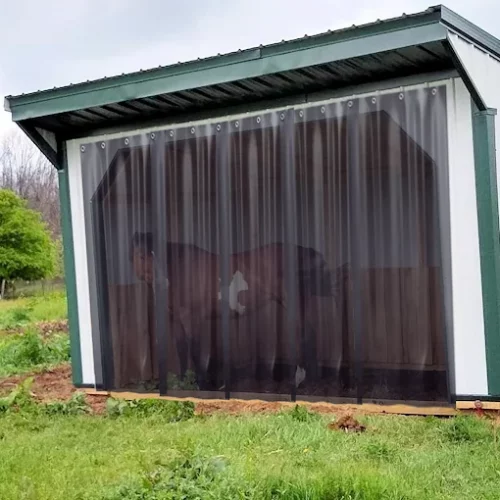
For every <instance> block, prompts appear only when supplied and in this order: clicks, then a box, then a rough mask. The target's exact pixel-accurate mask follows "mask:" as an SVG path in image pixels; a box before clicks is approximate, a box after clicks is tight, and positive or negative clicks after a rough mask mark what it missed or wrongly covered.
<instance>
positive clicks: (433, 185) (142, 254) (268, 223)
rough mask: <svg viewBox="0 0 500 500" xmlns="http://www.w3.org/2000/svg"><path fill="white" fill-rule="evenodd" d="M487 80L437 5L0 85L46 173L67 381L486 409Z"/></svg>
mask: <svg viewBox="0 0 500 500" xmlns="http://www.w3.org/2000/svg"><path fill="white" fill-rule="evenodd" d="M499 87H500V41H499V40H497V39H496V38H494V37H493V36H491V35H490V34H488V33H486V32H485V31H483V30H482V29H480V28H479V27H477V26H475V25H473V24H471V23H470V22H468V21H467V20H466V19H463V18H462V17H460V16H459V15H457V14H456V13H454V12H452V11H450V10H449V9H447V8H446V7H444V6H437V7H431V8H429V9H427V10H426V11H424V12H421V13H417V14H412V15H403V16H402V17H399V18H394V19H389V20H384V21H380V20H378V21H376V22H373V23H370V24H366V25H362V26H352V27H349V28H346V29H341V30H337V31H329V32H327V33H322V34H318V35H314V36H307V35H306V36H304V37H303V38H300V39H296V40H291V41H283V42H280V43H275V44H272V45H266V46H260V47H254V48H251V49H248V50H239V51H238V52H234V53H229V54H226V55H217V56H214V57H211V58H208V59H199V60H195V61H191V62H186V63H178V64H174V65H171V66H165V67H159V68H155V69H151V70H147V71H140V72H137V73H132V74H125V75H121V76H116V77H110V78H103V79H100V80H96V81H88V82H85V83H79V84H76V85H70V86H66V87H61V88H55V89H51V90H44V91H38V92H35V93H32V94H23V95H18V96H9V97H7V98H6V101H5V107H6V109H7V110H8V111H10V112H11V113H12V119H13V121H14V122H16V123H17V124H18V125H19V126H20V127H21V129H22V130H23V131H24V132H25V133H26V134H27V135H28V136H29V137H30V139H31V140H32V141H33V142H34V143H35V144H36V145H37V146H38V148H39V149H40V150H41V151H42V152H43V153H44V154H45V155H46V157H47V158H48V159H49V160H50V161H51V162H52V163H53V165H54V166H55V168H57V170H58V172H59V185H60V198H61V208H62V210H61V212H62V226H63V235H64V247H65V273H66V285H67V293H68V306H69V324H70V337H71V354H72V365H73V382H74V384H75V386H77V387H84V388H94V389H101V390H105V391H114V392H117V393H119V392H124V391H128V392H134V393H152V394H159V395H162V396H164V395H168V396H173V397H187V396H191V397H192V396H195V397H200V398H226V399H229V398H247V399H249V398H252V399H253V398H258V399H264V400H266V399H267V400H292V401H295V400H304V401H330V402H337V401H346V402H349V401H352V402H357V403H366V402H380V403H384V402H395V401H405V402H410V403H411V404H414V405H419V404H421V405H426V404H433V405H440V404H442V405H449V404H454V403H455V402H457V401H475V400H478V399H480V400H482V401H500V308H499V306H500V269H499V266H500V238H499V234H500V233H499V213H498V192H497V172H496V160H497V156H498V153H497V152H496V148H495V139H496V138H497V139H498V132H497V131H496V128H495V126H496V108H497V107H499V106H500V93H499V92H498V88H499Z"/></svg>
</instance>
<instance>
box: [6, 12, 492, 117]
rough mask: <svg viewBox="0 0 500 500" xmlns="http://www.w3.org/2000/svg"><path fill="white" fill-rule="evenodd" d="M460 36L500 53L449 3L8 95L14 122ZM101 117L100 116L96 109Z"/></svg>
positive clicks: (487, 36)
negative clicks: (391, 16) (449, 35)
mask: <svg viewBox="0 0 500 500" xmlns="http://www.w3.org/2000/svg"><path fill="white" fill-rule="evenodd" d="M450 30H451V31H454V32H456V33H458V34H460V35H461V36H463V37H465V38H467V39H468V40H470V41H471V42H473V43H476V44H478V45H479V46H481V47H483V48H484V49H485V50H488V51H490V52H491V53H493V54H496V55H499V56H500V40H497V39H496V38H495V37H493V36H492V35H490V34H488V33H487V32H485V31H484V30H482V29H480V28H479V27H477V26H475V25H474V24H472V23H470V22H469V21H467V20H466V19H464V18H462V17H461V16H459V15H458V14H455V13H454V12H452V11H451V10H449V9H447V8H446V7H444V6H437V7H430V8H429V9H427V10H425V11H423V12H420V13H416V14H412V15H403V16H401V17H397V18H393V19H389V20H384V21H380V20H378V21H376V22H373V23H369V24H365V25H361V26H352V27H349V28H345V29H340V30H335V31H330V32H326V33H321V34H318V35H313V36H304V37H302V38H299V39H296V40H291V41H283V42H279V43H275V44H270V45H266V46H260V47H255V48H251V49H248V50H242V51H238V52H233V53H229V54H225V55H217V56H214V57H209V58H206V59H199V60H196V61H190V62H186V63H178V64H174V65H170V66H161V67H157V68H154V69H150V70H146V71H139V72H135V73H129V74H123V75H119V76H114V77H110V78H101V79H99V80H94V81H88V82H83V83H78V84H75V85H69V86H65V87H59V88H54V89H51V90H44V91H38V92H34V93H29V94H22V95H18V96H8V97H6V98H5V109H6V110H7V111H10V112H11V113H12V119H13V121H14V122H22V121H25V120H37V119H43V118H45V117H52V116H55V115H61V116H62V115H63V114H64V113H72V112H74V113H76V112H79V111H84V110H86V109H92V108H95V109H97V108H99V107H102V106H106V105H114V104H118V103H124V102H127V101H133V100H135V99H144V98H148V97H149V98H151V97H154V96H161V95H171V94H173V93H175V92H182V91H190V90H191V91H193V90H195V89H200V88H203V87H210V86H216V85H221V84H229V83H235V82H238V81H241V82H244V81H245V80H247V79H249V80H250V79H252V78H259V77H266V76H270V75H275V74H278V73H285V74H286V72H288V71H297V70H302V69H306V68H312V67H315V66H317V67H320V66H321V65H324V64H331V63H335V62H339V63H340V61H345V60H349V59H355V58H363V57H364V56H373V55H377V54H382V53H385V54H387V53H392V52H397V51H398V50H400V49H407V48H411V47H422V46H425V45H426V44H432V43H435V42H437V43H441V42H443V43H445V42H446V39H447V35H448V33H449V31H450ZM94 113H95V112H94Z"/></svg>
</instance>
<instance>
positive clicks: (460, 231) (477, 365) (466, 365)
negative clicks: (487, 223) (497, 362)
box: [68, 79, 488, 396]
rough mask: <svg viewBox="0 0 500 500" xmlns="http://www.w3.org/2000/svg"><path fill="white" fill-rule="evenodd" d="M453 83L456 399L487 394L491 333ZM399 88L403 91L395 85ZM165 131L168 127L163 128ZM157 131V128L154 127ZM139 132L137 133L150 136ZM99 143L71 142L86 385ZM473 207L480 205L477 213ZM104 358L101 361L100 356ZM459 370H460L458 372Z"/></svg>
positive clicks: (467, 137) (462, 117)
mask: <svg viewBox="0 0 500 500" xmlns="http://www.w3.org/2000/svg"><path fill="white" fill-rule="evenodd" d="M447 82H448V85H447V86H448V141H449V149H450V156H449V186H448V187H449V202H450V214H449V217H450V223H451V232H450V234H449V238H450V246H451V250H452V251H451V262H450V265H449V268H448V275H447V276H446V278H447V279H448V281H449V283H448V287H451V290H447V291H448V292H449V293H448V294H447V295H448V296H449V297H450V304H449V306H450V307H449V308H448V311H449V315H450V317H449V318H448V320H449V321H448V323H449V326H450V332H451V334H452V336H453V338H452V339H449V343H448V345H449V346H451V345H452V346H453V352H451V353H450V356H449V363H450V365H451V366H450V377H451V380H450V382H451V384H450V385H451V390H452V393H453V394H454V395H457V396H460V395H469V394H475V395H486V394H488V381H487V374H486V355H485V335H484V326H483V302H482V293H481V270H480V264H479V244H478V223H477V212H476V210H475V207H476V189H475V178H474V148H473V138H472V116H471V101H470V96H469V94H468V92H467V89H466V88H465V85H464V84H463V83H462V81H461V80H459V79H449V80H447ZM394 88H398V85H397V83H395V85H394ZM160 128H164V127H159V128H158V129H160ZM149 130H150V131H151V130H156V128H154V129H149ZM144 132H146V130H140V131H139V130H138V131H134V132H133V133H144ZM131 133H132V132H131V131H128V132H127V133H117V134H112V135H108V136H103V137H102V139H111V138H118V137H125V136H130V134H131ZM89 140H90V141H96V138H95V137H93V138H91V139H89V138H84V139H79V140H75V141H70V142H69V143H68V163H69V168H68V172H69V175H68V181H69V186H70V194H71V219H72V224H73V239H74V247H75V268H76V286H77V293H78V312H79V328H80V344H81V345H80V347H81V354H82V383H83V384H85V385H93V384H97V385H99V380H98V379H99V377H100V375H99V373H97V376H96V368H97V371H99V367H95V366H94V356H95V353H96V346H94V345H93V342H92V329H98V328H99V326H98V322H97V318H96V317H95V314H94V315H93V314H92V313H93V311H92V310H93V309H95V308H94V307H93V305H92V304H93V303H94V301H95V297H92V293H91V292H90V291H91V290H92V289H93V288H94V286H95V284H94V285H92V283H91V281H92V280H90V274H91V273H90V272H89V271H91V270H90V269H89V264H88V262H89V261H88V245H87V243H88V242H87V238H86V231H88V224H87V227H86V222H85V217H84V207H85V205H84V204H85V203H86V201H85V200H84V197H83V182H82V165H81V161H80V147H81V145H82V144H84V143H86V142H89ZM471 207H474V209H473V210H471ZM96 359H98V358H96ZM453 367H454V368H453Z"/></svg>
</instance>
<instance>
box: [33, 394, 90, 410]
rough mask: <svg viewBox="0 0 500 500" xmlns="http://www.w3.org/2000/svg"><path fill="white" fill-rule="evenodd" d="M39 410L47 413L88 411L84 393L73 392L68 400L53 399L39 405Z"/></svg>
mask: <svg viewBox="0 0 500 500" xmlns="http://www.w3.org/2000/svg"><path fill="white" fill-rule="evenodd" d="M41 410H42V411H43V412H44V413H45V414H47V415H83V414H85V413H89V411H90V407H89V405H88V404H87V400H86V395H85V393H83V392H75V393H74V394H73V395H72V396H71V399H70V400H69V401H54V402H51V403H45V404H44V405H41Z"/></svg>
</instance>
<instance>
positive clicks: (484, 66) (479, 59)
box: [449, 33, 500, 198]
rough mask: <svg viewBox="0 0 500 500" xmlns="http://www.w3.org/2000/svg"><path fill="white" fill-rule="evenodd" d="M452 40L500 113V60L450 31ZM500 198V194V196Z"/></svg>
mask: <svg viewBox="0 0 500 500" xmlns="http://www.w3.org/2000/svg"><path fill="white" fill-rule="evenodd" d="M449 36H450V41H451V43H452V44H453V47H455V50H456V51H457V53H458V55H459V57H460V59H461V60H462V63H463V64H464V66H465V68H466V69H467V72H468V73H469V76H470V77H471V79H472V81H473V82H474V85H475V86H476V89H477V91H478V92H479V94H480V95H481V97H482V98H483V99H484V101H485V102H486V105H487V106H488V107H489V108H495V109H497V110H498V112H499V113H500V61H499V60H498V59H496V58H495V57H493V56H492V55H490V54H488V53H487V52H484V51H483V50H482V49H480V48H479V47H477V46H476V45H473V44H472V43H470V42H468V41H467V40H464V39H463V38H462V37H460V36H458V35H455V34H454V33H450V35H449ZM495 121H496V123H495V125H496V138H495V139H496V144H497V145H498V144H500V124H499V118H498V117H497V118H496V120H495ZM499 165H500V148H498V146H497V186H498V185H500V168H499V167H498V166H499ZM499 198H500V196H499Z"/></svg>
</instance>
